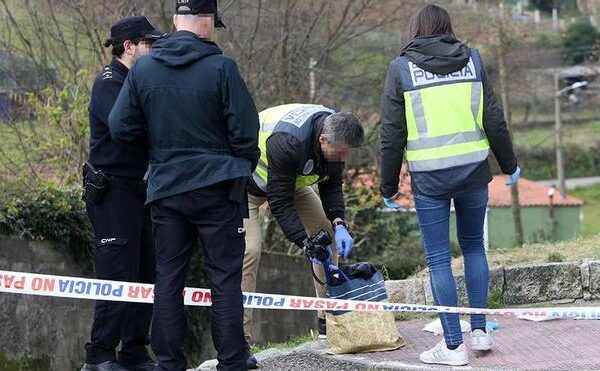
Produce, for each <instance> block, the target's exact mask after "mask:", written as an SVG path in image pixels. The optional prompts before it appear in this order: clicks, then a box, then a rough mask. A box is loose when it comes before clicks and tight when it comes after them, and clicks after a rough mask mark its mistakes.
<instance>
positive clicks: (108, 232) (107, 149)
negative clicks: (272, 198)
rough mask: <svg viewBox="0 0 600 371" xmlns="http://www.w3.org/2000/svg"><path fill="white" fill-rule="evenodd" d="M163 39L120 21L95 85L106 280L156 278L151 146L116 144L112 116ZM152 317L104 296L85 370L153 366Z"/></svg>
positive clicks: (90, 168) (99, 246) (100, 246)
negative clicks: (147, 179)
mask: <svg viewBox="0 0 600 371" xmlns="http://www.w3.org/2000/svg"><path fill="white" fill-rule="evenodd" d="M162 36H163V34H162V33H161V32H159V31H157V30H156V29H155V28H154V27H153V26H152V25H151V24H150V22H149V21H148V20H147V19H146V18H145V17H141V16H136V17H127V18H124V19H121V20H120V21H118V22H117V23H116V24H114V25H113V26H112V28H111V30H110V38H109V39H108V40H106V42H105V44H104V45H105V46H106V47H109V46H112V55H113V59H112V61H111V62H110V64H109V65H107V66H106V67H104V69H103V70H102V72H100V73H99V74H98V76H97V77H96V80H95V81H94V85H93V87H92V92H91V98H90V104H89V121H90V155H89V159H88V161H87V163H86V165H85V168H84V182H85V192H84V200H85V201H86V207H87V212H88V216H89V218H90V221H91V223H92V227H93V230H94V247H93V250H94V256H95V267H96V276H97V278H100V279H107V280H117V281H132V282H147V283H152V282H154V275H155V268H154V251H153V247H152V244H151V236H150V231H149V228H150V225H149V216H148V211H147V210H146V208H145V206H144V201H145V190H144V184H143V177H144V174H145V172H146V169H147V168H148V152H147V148H146V147H145V146H144V145H143V144H142V145H138V146H134V147H129V146H126V145H124V144H122V143H117V142H115V141H113V140H112V139H111V137H110V132H109V129H108V115H109V113H110V111H111V109H112V107H113V104H114V102H115V100H116V99H117V96H118V94H119V92H120V91H121V87H122V86H123V82H124V81H125V77H126V76H127V74H128V72H129V69H130V68H131V66H132V65H133V63H134V62H135V60H136V59H137V58H138V57H139V56H140V55H143V54H147V53H148V52H149V50H150V46H151V44H152V42H154V41H155V40H157V39H158V38H160V37H162ZM151 316H152V306H151V305H150V304H132V303H123V302H116V301H98V302H97V303H96V309H95V312H94V322H93V325H92V331H91V340H90V342H88V343H87V344H86V345H85V349H86V360H85V364H84V366H83V368H82V370H85V371H117V370H131V371H138V370H139V371H142V370H152V369H153V368H154V363H153V362H151V359H150V357H149V355H148V350H147V345H148V344H149V338H148V330H149V325H150V319H151ZM119 343H121V350H120V351H119V354H118V357H117V354H116V348H117V346H118V345H119Z"/></svg>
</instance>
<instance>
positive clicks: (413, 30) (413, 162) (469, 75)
mask: <svg viewBox="0 0 600 371" xmlns="http://www.w3.org/2000/svg"><path fill="white" fill-rule="evenodd" d="M410 37H411V41H410V42H409V43H408V45H406V47H405V48H404V49H403V50H402V52H401V54H400V56H398V57H397V58H395V59H394V60H393V61H392V62H391V63H390V66H389V69H388V74H387V79H386V84H385V91H384V93H383V98H382V109H381V178H382V179H381V193H382V195H383V197H384V203H385V205H387V206H388V207H390V208H398V206H397V205H396V204H395V203H394V201H393V196H394V195H395V194H396V193H397V192H398V177H399V174H400V169H401V166H402V161H403V158H406V160H407V162H408V168H409V171H410V174H411V183H412V184H411V185H412V190H413V194H414V199H415V208H416V210H417V217H418V219H419V224H420V227H421V234H422V240H423V247H424V249H425V254H426V257H427V265H428V267H429V271H430V275H431V280H430V281H431V289H432V292H433V297H434V299H435V302H436V304H437V305H443V306H457V304H458V297H457V292H456V283H455V280H454V277H453V275H452V268H451V265H450V262H451V259H452V256H451V252H450V250H451V249H450V237H449V220H450V205H451V202H452V204H453V206H454V209H455V215H456V227H457V236H458V241H459V244H460V248H461V251H462V253H463V256H464V267H465V281H466V286H467V294H468V298H469V306H470V307H473V308H485V307H486V306H487V293H488V280H489V272H488V263H487V259H486V254H485V249H484V245H483V224H484V219H485V214H486V209H487V200H488V186H487V185H488V183H489V182H490V181H491V180H492V176H491V173H490V167H489V164H488V156H489V154H490V151H491V152H493V154H494V155H495V157H496V159H497V160H498V163H499V165H500V169H501V170H502V172H503V173H504V174H507V175H509V178H508V180H507V185H511V186H516V184H517V181H518V179H519V176H520V173H521V170H520V169H519V166H518V165H517V158H516V156H515V153H514V151H513V147H512V142H511V139H510V135H509V132H508V129H507V125H506V121H505V119H504V115H503V111H502V107H501V106H500V104H499V103H498V101H497V99H496V97H495V95H494V91H493V89H492V85H491V83H490V80H489V79H488V77H487V73H486V71H485V68H484V65H483V62H482V59H481V56H480V55H479V52H478V51H477V50H476V49H470V48H469V47H468V46H467V45H465V44H464V43H462V42H460V41H459V40H457V38H456V36H455V35H454V31H453V29H452V23H451V20H450V16H449V14H448V12H447V11H446V10H445V9H443V8H442V7H440V6H438V5H435V4H428V5H426V6H424V7H423V8H422V9H421V10H419V12H418V13H417V14H416V15H415V17H414V18H413V21H412V23H411V27H410ZM440 319H441V322H442V326H443V328H444V339H442V341H440V342H439V343H438V344H437V345H436V346H435V347H433V348H432V349H430V350H427V351H425V352H423V353H421V355H420V360H421V361H422V362H424V363H428V364H442V365H450V366H460V365H465V364H467V363H468V362H469V357H468V353H467V348H466V347H465V345H464V344H463V338H462V332H461V329H460V323H459V316H458V314H453V313H442V314H440ZM471 329H472V332H471V336H470V337H471V349H474V350H479V351H481V350H490V349H491V348H492V344H493V342H492V339H491V334H490V333H489V331H487V329H486V319H485V315H477V314H476V315H472V316H471Z"/></svg>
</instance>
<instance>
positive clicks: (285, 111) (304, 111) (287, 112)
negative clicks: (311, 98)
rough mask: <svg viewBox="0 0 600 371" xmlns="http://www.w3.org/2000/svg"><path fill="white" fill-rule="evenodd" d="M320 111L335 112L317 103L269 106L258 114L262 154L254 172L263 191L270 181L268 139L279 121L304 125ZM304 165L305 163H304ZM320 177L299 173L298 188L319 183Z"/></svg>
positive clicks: (297, 178) (259, 141)
mask: <svg viewBox="0 0 600 371" xmlns="http://www.w3.org/2000/svg"><path fill="white" fill-rule="evenodd" d="M320 112H327V113H334V112H335V111H333V110H332V109H330V108H327V107H325V106H321V105H315V104H285V105H281V106H276V107H272V108H268V109H266V110H264V111H261V112H260V113H259V114H258V117H259V119H260V132H259V134H258V138H259V140H258V147H259V148H260V151H261V154H260V159H259V161H258V165H257V166H256V170H255V171H254V173H253V174H252V178H253V179H254V183H256V185H257V186H258V188H260V189H261V190H262V191H263V192H266V191H267V182H268V159H267V139H269V137H270V136H271V134H273V132H274V131H278V130H275V128H276V126H277V125H278V124H279V123H286V124H289V125H293V126H294V127H297V128H300V127H302V126H303V125H304V124H305V123H306V122H307V121H308V120H309V119H310V118H311V117H312V116H313V115H314V114H317V113H320ZM303 165H304V164H303ZM306 170H307V171H306V172H311V171H312V168H311V169H306ZM319 180H323V179H320V177H319V175H298V176H297V177H296V189H298V188H302V187H306V186H309V185H312V184H315V183H317V182H318V181H319Z"/></svg>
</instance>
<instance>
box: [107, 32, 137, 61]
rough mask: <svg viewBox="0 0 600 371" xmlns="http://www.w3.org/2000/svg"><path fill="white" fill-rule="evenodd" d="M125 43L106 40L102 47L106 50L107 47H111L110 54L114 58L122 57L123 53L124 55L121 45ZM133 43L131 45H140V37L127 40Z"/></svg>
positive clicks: (123, 48)
mask: <svg viewBox="0 0 600 371" xmlns="http://www.w3.org/2000/svg"><path fill="white" fill-rule="evenodd" d="M125 41H127V40H123V41H121V42H119V41H116V40H113V39H106V41H104V47H105V48H108V47H109V46H111V45H112V51H111V54H112V55H113V56H115V57H120V56H122V55H123V53H125V47H124V46H123V43H124V42H125ZM129 41H131V42H132V43H133V45H137V44H139V43H140V41H142V38H141V37H136V38H135V39H131V40H129Z"/></svg>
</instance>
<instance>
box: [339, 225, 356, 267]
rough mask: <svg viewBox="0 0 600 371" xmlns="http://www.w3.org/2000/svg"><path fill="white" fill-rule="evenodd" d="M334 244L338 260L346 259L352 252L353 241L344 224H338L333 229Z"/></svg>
mask: <svg viewBox="0 0 600 371" xmlns="http://www.w3.org/2000/svg"><path fill="white" fill-rule="evenodd" d="M335 244H336V246H337V249H338V255H339V257H340V258H342V257H343V258H344V259H345V258H347V257H348V256H349V255H350V253H351V252H352V247H353V246H354V239H353V238H352V236H351V235H350V232H348V227H347V225H346V223H343V224H339V225H337V226H336V227H335Z"/></svg>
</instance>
